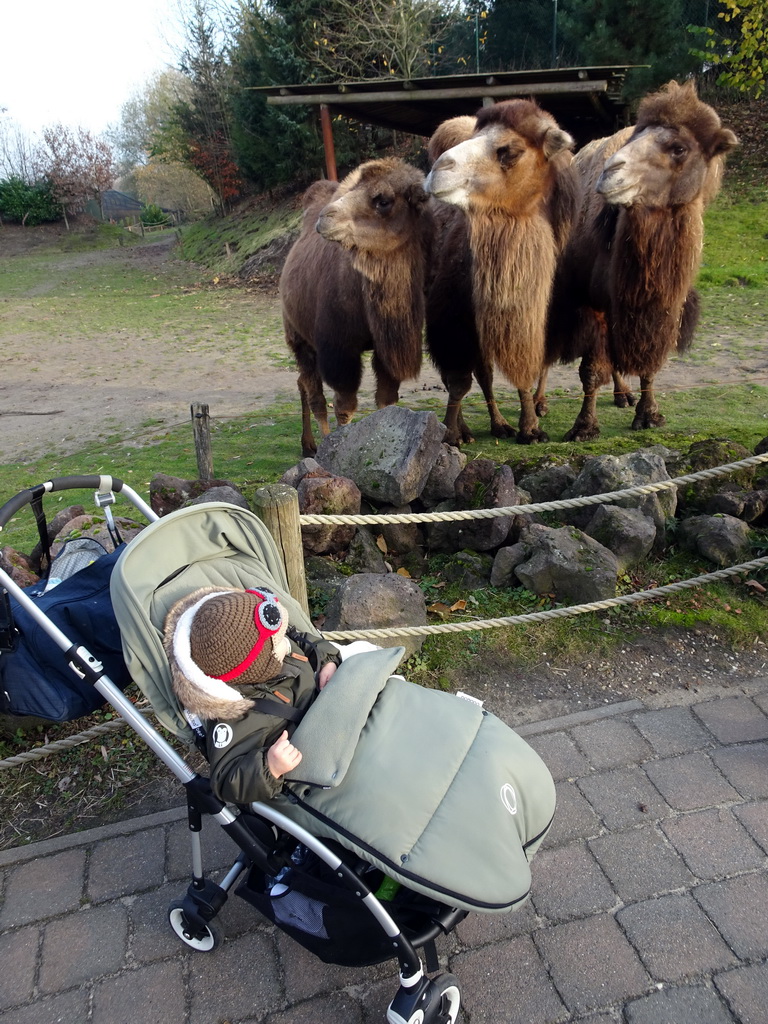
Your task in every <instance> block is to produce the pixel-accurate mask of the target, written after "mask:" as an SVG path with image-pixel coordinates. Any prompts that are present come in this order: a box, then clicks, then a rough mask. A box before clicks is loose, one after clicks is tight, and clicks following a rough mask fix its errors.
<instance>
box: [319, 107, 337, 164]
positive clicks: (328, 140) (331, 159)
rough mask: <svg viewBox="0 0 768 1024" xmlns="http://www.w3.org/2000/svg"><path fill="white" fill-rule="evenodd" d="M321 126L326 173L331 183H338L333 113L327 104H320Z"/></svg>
mask: <svg viewBox="0 0 768 1024" xmlns="http://www.w3.org/2000/svg"><path fill="white" fill-rule="evenodd" d="M320 124H321V125H322V128H323V149H324V150H325V173H326V175H327V177H328V180H329V181H338V180H339V172H338V171H337V170H336V150H335V149H334V146H333V129H332V128H331V111H330V108H329V106H328V104H327V103H321V104H320Z"/></svg>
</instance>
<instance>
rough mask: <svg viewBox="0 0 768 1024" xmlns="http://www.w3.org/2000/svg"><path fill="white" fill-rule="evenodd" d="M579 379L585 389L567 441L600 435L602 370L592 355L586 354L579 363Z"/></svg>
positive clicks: (589, 438) (585, 439)
mask: <svg viewBox="0 0 768 1024" xmlns="http://www.w3.org/2000/svg"><path fill="white" fill-rule="evenodd" d="M579 379H580V380H581V386H582V388H583V390H584V398H583V400H582V403H581V409H580V411H579V415H578V416H577V417H576V422H575V423H574V424H573V426H572V427H571V429H570V430H569V431H568V433H567V434H566V435H565V440H566V441H594V439H595V438H596V437H599V436H600V425H599V423H598V422H597V393H598V391H599V390H600V385H601V384H602V383H603V381H602V380H601V374H600V371H599V369H598V367H597V365H596V364H595V362H594V360H593V359H592V358H591V357H590V356H588V355H587V356H584V358H583V359H582V360H581V363H580V364H579Z"/></svg>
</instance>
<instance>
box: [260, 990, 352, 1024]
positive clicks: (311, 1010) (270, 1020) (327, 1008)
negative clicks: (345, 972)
mask: <svg viewBox="0 0 768 1024" xmlns="http://www.w3.org/2000/svg"><path fill="white" fill-rule="evenodd" d="M362 1019H363V1011H362V1008H361V1007H360V1004H359V1003H357V1002H355V1000H354V999H352V997H351V996H349V995H347V994H346V993H344V992H339V993H333V994H332V995H329V996H319V997H318V998H317V999H310V1000H309V1001H308V1002H306V1003H302V1004H301V1005H300V1006H292V1007H291V1009H290V1010H285V1011H283V1012H281V1013H270V1014H269V1016H268V1017H267V1018H266V1020H267V1024H339V1022H340V1021H343V1022H344V1024H361V1022H362ZM245 1024H249V1021H246V1022H245Z"/></svg>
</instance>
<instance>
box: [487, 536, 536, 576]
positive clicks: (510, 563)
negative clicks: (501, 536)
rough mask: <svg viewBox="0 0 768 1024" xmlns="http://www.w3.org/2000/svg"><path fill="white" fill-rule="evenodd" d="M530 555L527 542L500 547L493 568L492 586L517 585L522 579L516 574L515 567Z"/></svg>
mask: <svg viewBox="0 0 768 1024" xmlns="http://www.w3.org/2000/svg"><path fill="white" fill-rule="evenodd" d="M527 557H528V551H527V548H526V546H525V544H520V543H519V542H518V543H517V544H511V545H510V546H509V547H506V548H499V550H498V551H497V552H496V557H495V558H494V560H493V567H492V569H491V586H492V587H517V586H519V585H520V580H519V579H518V578H517V576H515V569H516V568H517V567H518V565H520V564H521V563H522V562H524V561H525V560H526V558H527Z"/></svg>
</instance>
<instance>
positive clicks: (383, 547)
mask: <svg viewBox="0 0 768 1024" xmlns="http://www.w3.org/2000/svg"><path fill="white" fill-rule="evenodd" d="M376 547H377V548H378V549H379V551H381V552H383V553H384V554H385V555H386V554H387V552H388V551H389V548H388V547H387V542H386V541H385V540H384V535H383V534H381V533H380V534H379V536H378V537H377V538H376Z"/></svg>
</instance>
